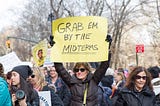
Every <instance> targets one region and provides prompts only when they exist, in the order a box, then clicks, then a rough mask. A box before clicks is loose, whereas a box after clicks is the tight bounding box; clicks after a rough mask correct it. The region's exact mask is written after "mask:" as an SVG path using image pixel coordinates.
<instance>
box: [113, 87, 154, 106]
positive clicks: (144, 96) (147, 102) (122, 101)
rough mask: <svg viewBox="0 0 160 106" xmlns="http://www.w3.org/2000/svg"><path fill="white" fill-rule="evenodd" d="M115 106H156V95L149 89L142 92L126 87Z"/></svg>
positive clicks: (146, 88)
mask: <svg viewBox="0 0 160 106" xmlns="http://www.w3.org/2000/svg"><path fill="white" fill-rule="evenodd" d="M115 106H155V94H154V92H153V91H151V90H150V89H149V88H148V87H145V88H144V89H143V90H142V91H141V92H137V91H136V90H129V89H127V88H126V87H125V88H123V89H122V90H121V91H120V93H119V94H118V98H117V101H116V103H115Z"/></svg>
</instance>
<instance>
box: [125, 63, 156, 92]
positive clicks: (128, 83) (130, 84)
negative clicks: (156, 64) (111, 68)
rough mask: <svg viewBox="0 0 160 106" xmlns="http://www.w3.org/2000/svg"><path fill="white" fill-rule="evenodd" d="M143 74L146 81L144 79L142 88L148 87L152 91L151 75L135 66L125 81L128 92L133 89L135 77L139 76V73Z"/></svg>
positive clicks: (142, 68) (144, 69)
mask: <svg viewBox="0 0 160 106" xmlns="http://www.w3.org/2000/svg"><path fill="white" fill-rule="evenodd" d="M143 71H144V72H145V73H146V76H147V79H146V83H145V85H144V86H148V87H149V89H150V90H152V91H153V86H152V84H151V74H150V73H149V72H148V71H147V69H146V68H144V67H141V66H137V67H135V68H134V70H133V71H132V72H131V73H130V74H129V76H128V78H127V81H126V85H125V86H126V87H127V88H128V89H130V90H133V89H134V87H135V80H136V79H135V77H136V75H137V74H139V73H140V72H143Z"/></svg>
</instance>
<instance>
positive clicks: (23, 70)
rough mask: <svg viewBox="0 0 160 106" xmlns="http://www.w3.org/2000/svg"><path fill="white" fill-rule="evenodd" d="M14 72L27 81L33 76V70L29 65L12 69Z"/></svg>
mask: <svg viewBox="0 0 160 106" xmlns="http://www.w3.org/2000/svg"><path fill="white" fill-rule="evenodd" d="M12 71H15V72H17V73H19V75H20V76H21V77H22V78H24V79H25V80H26V79H27V78H28V77H29V76H30V75H32V72H33V71H32V70H31V68H30V67H29V66H28V65H19V66H16V67H14V68H13V69H12Z"/></svg>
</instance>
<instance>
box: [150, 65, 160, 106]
mask: <svg viewBox="0 0 160 106" xmlns="http://www.w3.org/2000/svg"><path fill="white" fill-rule="evenodd" d="M147 70H148V71H149V72H150V73H151V76H152V81H151V83H152V84H153V90H154V93H155V95H156V103H157V104H158V105H160V77H159V71H160V68H159V67H158V66H153V67H149V68H148V69H147Z"/></svg>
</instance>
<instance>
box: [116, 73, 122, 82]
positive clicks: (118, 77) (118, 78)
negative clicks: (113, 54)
mask: <svg viewBox="0 0 160 106" xmlns="http://www.w3.org/2000/svg"><path fill="white" fill-rule="evenodd" d="M114 77H115V81H116V82H119V81H121V80H122V76H121V75H119V74H115V76H114Z"/></svg>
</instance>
